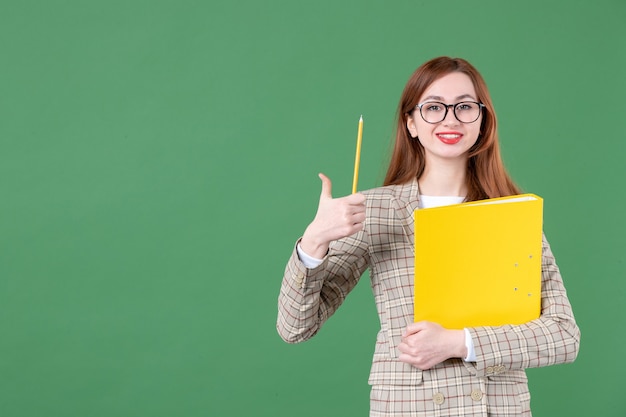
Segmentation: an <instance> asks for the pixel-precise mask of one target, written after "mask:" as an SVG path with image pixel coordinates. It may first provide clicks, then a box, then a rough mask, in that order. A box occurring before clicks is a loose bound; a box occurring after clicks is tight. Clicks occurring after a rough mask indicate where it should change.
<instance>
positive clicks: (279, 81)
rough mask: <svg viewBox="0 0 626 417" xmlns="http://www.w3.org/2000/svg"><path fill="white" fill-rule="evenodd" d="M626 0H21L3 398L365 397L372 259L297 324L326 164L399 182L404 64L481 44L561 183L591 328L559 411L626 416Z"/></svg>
mask: <svg viewBox="0 0 626 417" xmlns="http://www.w3.org/2000/svg"><path fill="white" fill-rule="evenodd" d="M625 19H626V3H625V2H624V1H622V0H613V1H610V0H600V1H594V2H589V1H579V0H569V1H545V0H544V1H516V2H504V1H455V0H449V1H446V2H433V1H420V0H413V1H374V0H366V1H337V0H317V1H309V2H298V1H287V0H284V1H277V0H267V1H256V0H241V1H230V0H228V1H220V0H210V1H191V0H178V1H161V0H159V1H157V0H153V1H147V0H145V1H142V0H124V1H120V0H108V1H76V0H67V1H60V0H55V1H43V0H39V1H32V0H31V1H9V0H2V1H1V2H0V75H1V77H0V193H1V194H0V415H2V416H6V417H21V416H46V417H53V416H94V417H96V416H293V415H297V416H300V417H304V416H319V415H327V416H364V415H367V410H368V406H369V387H368V385H367V376H368V373H369V366H370V361H371V355H372V353H373V348H374V341H375V334H376V331H377V325H378V320H377V317H376V313H375V309H374V303H373V298H372V295H371V291H370V289H369V285H368V279H367V277H364V279H363V281H362V282H361V283H360V284H359V285H358V286H357V288H356V289H355V291H354V293H353V294H352V295H351V296H350V297H349V298H348V300H347V301H346V303H345V304H344V306H343V307H342V308H341V309H340V310H339V312H338V314H337V315H336V316H334V317H333V318H332V319H331V320H330V321H329V322H328V323H327V325H326V326H325V328H324V329H322V331H321V332H320V334H319V335H318V336H316V337H315V338H314V339H312V340H311V341H309V342H307V343H304V344H301V345H288V344H286V343H284V342H282V341H281V340H280V338H279V337H278V335H277V333H276V330H275V320H276V312H277V308H276V305H277V296H278V290H279V286H280V281H281V278H282V272H283V268H284V265H285V262H286V261H287V258H288V256H289V254H290V252H291V250H292V247H293V244H294V242H295V240H296V239H297V238H298V237H299V235H300V233H302V231H303V230H304V228H305V227H306V225H307V223H308V222H309V221H310V220H311V219H312V217H313V215H314V213H315V209H316V207H317V200H318V196H319V191H320V183H319V180H318V178H317V173H318V172H320V171H321V172H324V173H326V174H327V175H329V176H330V177H331V179H333V181H334V183H333V185H334V188H333V190H334V194H335V195H344V194H348V193H349V192H350V187H351V180H352V169H353V162H354V147H355V138H356V131H357V121H358V118H359V115H361V114H363V116H364V119H365V127H364V135H363V151H362V159H361V175H360V182H359V188H360V189H365V188H371V187H375V186H378V185H380V184H381V182H382V178H383V176H384V172H385V169H386V164H387V157H388V152H389V146H390V140H391V136H392V134H393V118H394V113H395V107H396V104H397V101H398V99H399V97H400V93H401V91H402V88H403V86H404V83H405V82H406V80H407V79H408V77H409V76H410V74H411V73H412V72H413V70H414V69H415V68H416V67H417V66H418V65H419V64H421V63H422V62H424V61H425V60H427V59H430V58H432V57H435V56H438V55H451V56H461V57H464V58H467V59H468V60H470V61H471V62H472V63H473V64H474V65H475V66H476V67H477V68H478V69H479V70H480V71H481V72H482V74H483V75H484V77H485V78H486V80H487V83H488V84H489V86H490V90H491V93H492V96H493V99H494V103H495V106H496V109H497V111H498V117H499V123H500V129H499V131H500V136H501V141H502V147H503V154H504V158H505V162H506V164H507V166H508V168H509V170H510V172H511V174H512V175H513V177H514V178H515V179H516V181H517V182H518V183H519V184H520V185H521V186H522V188H523V189H524V190H525V191H527V192H533V193H536V194H539V195H541V196H542V197H544V199H545V232H546V234H547V236H548V238H549V239H550V242H551V244H552V247H553V251H554V252H555V254H556V257H557V261H558V263H559V265H560V267H561V270H562V274H563V277H564V280H565V283H566V286H567V288H568V293H569V297H570V300H571V302H572V304H573V307H574V312H575V314H576V318H577V320H578V323H579V325H580V327H581V330H582V344H581V350H580V355H579V357H578V360H577V361H576V362H575V363H574V364H571V365H560V366H555V367H551V368H542V369H533V370H529V372H528V373H529V377H530V385H531V391H532V395H533V400H532V405H533V411H534V415H535V416H540V417H541V416H557V415H560V416H589V415H599V416H600V415H601V416H623V415H625V414H626V399H625V397H624V395H623V379H624V374H625V373H626V361H624V355H625V354H626V349H625V346H626V336H625V335H626V326H625V324H624V317H625V314H624V313H625V312H626V309H625V307H624V306H625V302H626V280H625V278H626V274H625V272H626V268H625V266H624V258H625V255H624V253H625V249H626V245H624V236H625V234H626V230H625V228H624V223H625V222H624V202H625V197H624V191H623V184H624V179H625V178H626V175H625V174H626V170H625V169H624V166H625V164H624V157H625V156H626V152H625V151H626V147H625V145H624V140H625V137H626V129H625V125H624V120H625V114H626V111H625V110H626V108H625V107H626V106H625V104H624V103H625V101H624V97H625V94H626V83H625V77H624V68H625V66H626V52H625V50H626V48H625V47H624V41H625V39H626V26H625V25H624V20H625Z"/></svg>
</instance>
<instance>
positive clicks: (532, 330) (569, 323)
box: [469, 236, 580, 376]
mask: <svg viewBox="0 0 626 417" xmlns="http://www.w3.org/2000/svg"><path fill="white" fill-rule="evenodd" d="M541 271H542V272H541V275H542V278H541V279H542V282H541V315H540V317H539V318H538V319H536V320H533V321H530V322H528V323H525V324H522V325H515V326H514V325H506V326H498V327H474V328H470V329H469V331H470V334H471V335H472V339H473V341H474V349H475V352H476V371H477V376H484V375H487V376H489V375H495V374H500V373H503V372H505V371H507V370H509V369H526V368H536V367H541V366H548V365H554V364H559V363H568V362H573V361H574V359H576V356H577V355H578V349H579V345H580V330H579V328H578V326H577V324H576V321H575V319H574V315H573V313H572V307H571V305H570V302H569V300H568V298H567V294H566V291H565V287H564V285H563V280H562V278H561V273H560V272H559V268H558V266H557V264H556V262H555V259H554V256H553V254H552V251H551V250H550V245H549V244H548V242H547V240H546V239H545V236H544V238H543V247H542V265H541Z"/></svg>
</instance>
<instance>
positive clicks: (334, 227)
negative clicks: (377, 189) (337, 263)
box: [300, 174, 365, 259]
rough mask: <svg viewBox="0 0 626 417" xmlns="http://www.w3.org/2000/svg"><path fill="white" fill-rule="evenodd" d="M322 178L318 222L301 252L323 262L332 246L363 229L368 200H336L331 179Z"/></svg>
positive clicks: (354, 196) (358, 196)
mask: <svg viewBox="0 0 626 417" xmlns="http://www.w3.org/2000/svg"><path fill="white" fill-rule="evenodd" d="M319 177H320V179H321V180H322V193H321V195H320V202H319V205H318V207H317V213H316V214H315V218H314V219H313V221H312V222H311V224H309V226H308V227H307V228H306V230H305V232H304V235H303V236H302V240H301V241H300V248H301V249H302V250H303V251H304V252H305V253H307V254H308V255H309V256H312V257H314V258H318V259H321V258H323V257H324V256H326V252H328V245H329V244H330V242H332V241H333V240H337V239H341V238H343V237H347V236H351V235H353V234H355V233H356V232H358V231H360V230H362V229H363V222H364V221H365V196H364V195H363V194H360V193H357V194H351V195H348V196H345V197H341V198H333V196H332V183H331V181H330V179H329V178H328V177H327V176H325V175H324V174H319Z"/></svg>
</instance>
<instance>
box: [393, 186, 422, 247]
mask: <svg viewBox="0 0 626 417" xmlns="http://www.w3.org/2000/svg"><path fill="white" fill-rule="evenodd" d="M418 206H419V188H418V185H417V180H415V179H414V180H413V181H412V182H410V183H407V184H403V185H401V186H400V187H399V189H398V195H397V200H396V207H395V209H396V216H397V218H398V220H399V221H400V223H401V224H402V227H403V229H404V233H405V234H406V236H407V239H408V240H409V242H410V243H411V250H412V251H413V254H414V255H415V240H414V239H415V224H414V223H415V219H414V217H413V212H414V211H415V210H417V208H418Z"/></svg>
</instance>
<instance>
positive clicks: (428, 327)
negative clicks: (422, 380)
mask: <svg viewBox="0 0 626 417" xmlns="http://www.w3.org/2000/svg"><path fill="white" fill-rule="evenodd" d="M398 350H399V351H400V352H401V354H400V356H399V358H398V359H400V361H402V362H405V363H408V364H410V365H413V366H415V367H416V368H418V369H421V370H426V369H430V368H432V367H433V366H435V365H437V364H439V363H441V362H443V361H445V360H446V359H449V358H465V357H466V356H467V348H466V347H465V332H464V331H463V330H448V329H444V328H443V327H441V326H440V325H439V324H437V323H432V322H429V321H420V322H418V323H411V324H409V325H408V326H407V328H406V330H405V331H404V333H402V342H401V343H400V345H398Z"/></svg>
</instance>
